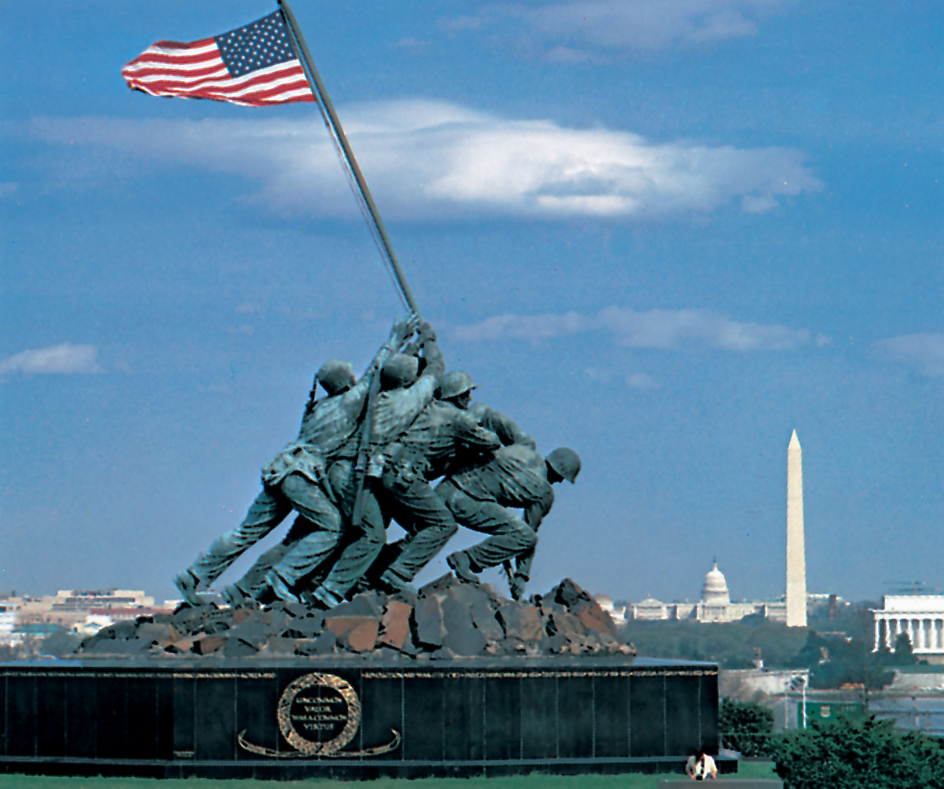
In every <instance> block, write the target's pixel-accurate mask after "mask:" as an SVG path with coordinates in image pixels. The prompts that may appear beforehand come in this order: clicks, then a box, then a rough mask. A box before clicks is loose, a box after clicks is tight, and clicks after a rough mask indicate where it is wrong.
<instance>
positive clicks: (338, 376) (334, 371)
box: [315, 359, 355, 395]
mask: <svg viewBox="0 0 944 789" xmlns="http://www.w3.org/2000/svg"><path fill="white" fill-rule="evenodd" d="M315 381H316V382H318V383H320V384H321V385H322V386H323V387H324V390H325V391H326V392H327V393H328V394H329V395H334V394H337V393H338V392H340V391H341V390H343V389H344V387H346V386H350V385H351V384H353V383H354V381H355V378H354V371H353V370H352V369H351V363H350V362H342V361H341V360H340V359H332V360H331V361H330V362H325V363H324V364H323V365H321V367H320V368H319V369H318V373H317V374H316V375H315Z"/></svg>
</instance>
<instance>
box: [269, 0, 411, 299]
mask: <svg viewBox="0 0 944 789" xmlns="http://www.w3.org/2000/svg"><path fill="white" fill-rule="evenodd" d="M278 2H279V8H280V10H281V11H282V15H283V17H284V18H285V22H286V24H287V25H288V28H289V30H290V31H291V32H292V39H293V41H292V45H293V46H294V47H295V48H296V54H297V55H298V56H299V60H301V62H302V63H303V64H304V66H305V77H306V78H307V80H308V85H309V87H311V90H312V92H313V93H314V94H315V97H316V99H317V100H318V101H319V102H320V106H321V107H322V108H323V109H324V116H325V120H326V121H327V122H328V125H329V127H330V129H331V133H332V134H333V135H334V137H335V139H336V140H337V141H338V144H339V145H340V146H341V151H342V152H343V154H344V161H345V163H346V164H347V166H348V169H349V171H350V173H351V174H352V175H353V176H354V181H355V183H356V184H357V189H358V191H359V192H360V197H361V199H362V200H363V201H364V203H365V204H366V206H367V210H368V211H369V212H370V218H371V220H372V221H373V223H374V227H375V228H376V230H377V233H378V234H379V236H380V241H381V246H382V247H383V249H382V252H383V254H384V255H385V256H386V258H387V261H388V262H389V263H390V267H391V269H392V270H393V275H394V278H395V280H396V284H397V287H398V288H399V289H400V293H401V294H402V295H403V299H404V301H405V302H406V304H407V305H408V306H409V308H410V311H411V312H412V313H413V314H414V315H418V314H419V309H418V308H417V306H416V300H415V299H414V298H413V291H411V290H410V285H409V283H408V282H407V281H406V276H405V275H404V274H403V269H401V268H400V263H399V261H398V260H397V254H396V252H394V251H393V244H392V243H391V241H390V237H389V236H388V235H387V229H386V227H384V223H383V220H382V219H381V218H380V212H379V211H378V210H377V205H376V203H374V198H373V197H372V196H371V194H370V189H368V188H367V181H366V180H365V179H364V174H363V173H362V172H361V168H360V166H359V165H358V164H357V159H355V158H354V151H353V150H351V146H350V143H348V141H347V136H346V135H345V134H344V129H343V128H342V127H341V121H340V119H339V118H338V115H337V113H336V112H335V111H334V105H333V104H332V103H331V98H330V97H329V96H328V91H327V89H326V88H325V85H324V83H323V82H322V81H321V75H320V74H319V73H318V70H317V69H316V68H315V64H314V61H313V60H312V57H311V53H310V52H309V51H308V45H307V44H306V43H305V39H304V37H303V36H302V32H301V29H300V28H299V26H298V20H296V19H295V14H294V13H292V9H291V7H290V6H289V4H288V3H287V2H286V0H278Z"/></svg>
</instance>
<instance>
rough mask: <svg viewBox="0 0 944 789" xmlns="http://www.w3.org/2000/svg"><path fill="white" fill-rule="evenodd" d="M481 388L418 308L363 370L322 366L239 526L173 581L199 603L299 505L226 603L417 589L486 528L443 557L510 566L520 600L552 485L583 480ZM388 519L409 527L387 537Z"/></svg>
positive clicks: (331, 600)
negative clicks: (420, 578) (294, 432)
mask: <svg viewBox="0 0 944 789" xmlns="http://www.w3.org/2000/svg"><path fill="white" fill-rule="evenodd" d="M319 385H320V386H321V388H322V389H323V390H324V392H325V394H326V396H325V397H322V398H321V399H316V394H317V390H318V386H319ZM475 388H476V387H475V384H474V383H473V381H472V378H471V377H470V376H469V374H468V373H465V372H461V371H451V372H446V368H445V363H444V361H443V357H442V353H441V352H440V350H439V346H438V345H437V342H436V334H435V332H434V331H433V329H432V328H431V327H430V325H429V324H428V323H426V322H425V321H420V320H419V319H418V318H417V317H415V316H414V317H411V318H407V319H405V320H403V321H400V322H398V323H395V324H394V327H393V330H392V331H391V334H390V339H389V340H388V341H387V343H386V344H385V345H384V346H383V347H382V348H381V349H380V351H379V352H378V353H377V355H376V357H375V358H374V360H373V361H372V362H371V364H370V366H369V367H368V369H367V371H366V372H365V373H364V375H363V376H362V377H361V378H360V380H356V379H355V377H354V374H353V372H352V370H351V366H350V364H348V363H346V362H340V361H336V360H335V361H330V362H327V363H326V364H324V365H323V366H322V367H321V369H319V370H318V373H317V375H316V376H315V383H314V386H313V387H312V391H311V396H310V398H309V401H308V404H307V406H306V408H305V413H304V416H303V418H302V425H301V430H300V431H299V434H298V438H297V439H296V440H295V441H293V442H292V443H291V444H289V445H288V446H287V447H285V449H283V450H282V451H281V452H280V453H279V454H278V456H277V457H276V458H275V459H274V460H273V461H272V462H271V463H270V464H269V465H268V466H266V467H265V468H264V469H263V470H262V492H261V493H260V494H259V495H258V496H257V497H256V500H255V501H254V502H253V503H252V505H251V506H250V508H249V512H248V514H247V515H246V518H245V519H244V520H243V522H242V523H241V524H240V525H239V526H238V527H236V528H235V529H233V530H232V531H230V532H228V533H226V534H224V535H222V536H221V537H219V538H217V539H216V540H215V541H214V542H213V544H212V545H210V547H209V549H208V550H207V551H206V552H204V553H202V554H200V556H198V557H197V559H196V561H194V562H193V564H192V565H190V567H188V568H187V569H186V570H184V571H183V572H182V573H180V574H179V575H177V576H176V577H175V579H174V582H175V584H176V585H177V588H178V589H179V590H180V592H181V594H182V595H183V596H184V598H185V599H186V600H187V601H188V602H189V603H191V604H193V605H198V604H200V603H201V598H200V595H199V594H198V592H199V590H200V589H201V588H208V587H210V586H211V585H212V584H213V583H214V582H215V581H216V580H217V579H218V578H219V577H220V576H221V575H222V574H223V572H224V571H225V570H226V569H227V568H228V567H229V566H230V565H231V564H233V562H235V561H236V559H237V558H238V557H239V556H241V555H242V554H243V553H244V552H245V551H246V550H247V549H249V548H250V547H252V546H253V545H255V544H256V543H257V542H259V541H260V540H262V539H263V538H264V537H265V536H266V535H268V534H269V533H270V532H271V531H272V530H273V529H275V528H276V527H277V526H278V525H279V524H280V523H281V522H282V521H284V520H285V518H286V517H288V515H289V514H290V513H291V512H293V511H294V512H296V513H297V517H296V519H295V521H294V523H293V524H292V526H291V528H290V529H289V531H288V533H287V534H286V535H285V538H284V539H283V540H282V541H281V542H280V543H279V544H278V545H276V546H275V547H273V548H271V549H269V550H268V551H265V552H264V553H263V554H261V555H260V556H259V558H258V560H257V561H256V562H255V564H254V565H253V566H252V567H251V569H250V570H249V571H248V572H247V573H246V574H245V575H244V576H243V577H242V578H241V579H240V580H238V581H236V582H235V583H234V584H231V585H229V586H226V587H225V588H224V589H223V590H222V595H223V597H224V598H225V599H226V600H227V601H228V602H229V603H230V605H233V606H242V605H246V604H247V603H249V602H250V601H253V600H255V601H258V602H260V603H268V602H273V601H275V600H276V599H281V600H287V601H304V602H308V603H310V604H314V605H317V606H319V607H323V608H333V607H335V606H337V605H339V604H340V603H341V602H342V601H344V600H345V599H349V598H350V597H352V596H353V595H354V594H356V593H357V592H360V591H364V590H367V589H379V590H381V591H384V592H387V593H396V592H400V591H405V590H411V591H412V590H413V586H412V584H411V581H412V580H413V579H414V578H415V577H416V575H417V574H418V573H419V572H420V570H422V569H423V567H425V566H426V565H427V564H428V563H429V562H430V561H431V560H432V559H433V558H434V557H435V556H436V554H437V553H439V551H440V550H441V549H442V548H443V547H444V546H445V545H446V543H447V542H448V541H449V539H450V538H451V537H452V536H453V535H454V534H455V533H456V532H457V531H458V529H459V527H460V526H464V527H466V528H468V529H473V530H475V531H478V532H482V533H484V534H487V535H488V536H487V537H486V539H484V540H483V541H482V542H480V543H478V544H477V545H474V546H473V547H471V548H469V549H467V550H464V551H457V552H455V553H452V554H450V555H449V556H448V557H447V559H446V561H447V563H448V564H449V566H450V568H451V569H452V570H453V572H454V573H455V574H456V576H457V577H458V578H459V579H461V580H464V581H477V580H478V578H477V577H476V573H479V572H481V571H482V570H484V569H486V568H488V567H497V566H501V567H503V568H504V569H505V570H506V572H507V574H508V580H509V590H510V593H511V596H512V597H513V598H514V599H516V600H517V599H520V598H521V596H522V595H523V594H524V590H525V587H526V585H527V582H528V578H529V574H530V569H531V562H532V559H533V557H534V548H535V545H536V544H537V541H538V536H537V532H538V527H539V526H540V525H541V522H542V520H543V519H544V517H545V516H546V515H547V514H548V512H550V510H551V506H552V505H553V503H554V491H553V489H552V487H551V485H552V484H553V483H556V482H561V481H563V480H565V479H566V480H569V481H570V482H573V481H574V480H575V479H576V478H577V474H578V473H579V472H580V458H579V457H578V456H577V454H576V453H575V452H574V451H573V450H571V449H567V448H564V447H561V448H559V449H555V450H554V451H553V452H551V453H550V454H549V455H547V457H542V456H541V455H540V454H538V452H537V449H536V445H535V442H534V440H533V439H532V438H531V437H530V436H529V435H528V434H527V433H525V432H523V431H522V430H521V429H520V428H519V427H518V425H516V424H515V423H514V421H512V420H511V419H509V418H508V417H507V416H505V415H504V414H502V413H499V412H498V411H496V410H494V409H492V408H489V407H488V406H486V405H484V404H482V403H473V402H472V390H473V389H475ZM436 480H440V481H439V483H438V484H437V485H436V486H435V487H434V486H433V483H434V482H435V481H436ZM516 510H520V511H522V513H521V514H520V515H519V514H517V513H516ZM391 520H395V521H396V522H397V523H398V524H399V525H400V526H401V527H402V528H403V529H404V531H405V532H406V535H405V536H404V537H403V538H402V539H400V540H398V541H397V542H395V543H392V544H389V545H388V544H387V540H386V533H387V527H388V526H389V524H390V521H391ZM512 561H514V564H512Z"/></svg>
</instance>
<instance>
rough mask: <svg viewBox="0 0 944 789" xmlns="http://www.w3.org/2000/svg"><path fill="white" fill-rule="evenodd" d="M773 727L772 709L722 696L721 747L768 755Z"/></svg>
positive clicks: (751, 753)
mask: <svg viewBox="0 0 944 789" xmlns="http://www.w3.org/2000/svg"><path fill="white" fill-rule="evenodd" d="M773 730H774V713H773V710H770V709H767V707H763V706H761V705H760V704H755V703H754V702H753V701H732V700H730V699H722V700H721V707H720V709H719V710H718V731H719V733H720V735H721V746H722V747H723V748H730V749H731V750H734V751H740V752H741V755H742V756H765V755H766V754H767V752H768V747H769V744H770V736H771V734H773Z"/></svg>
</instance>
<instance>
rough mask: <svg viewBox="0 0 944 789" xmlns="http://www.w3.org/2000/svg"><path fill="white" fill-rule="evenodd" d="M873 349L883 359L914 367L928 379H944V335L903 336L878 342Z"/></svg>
mask: <svg viewBox="0 0 944 789" xmlns="http://www.w3.org/2000/svg"><path fill="white" fill-rule="evenodd" d="M875 348H876V350H878V352H879V354H880V355H881V356H883V357H884V358H885V359H887V360H888V361H891V362H896V363H898V364H904V365H908V366H909V367H914V368H915V369H916V370H917V371H918V372H919V373H920V374H921V375H926V376H927V377H928V378H941V377H944V334H905V335H902V336H900V337H890V338H889V339H887V340H879V341H878V342H877V343H875Z"/></svg>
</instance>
